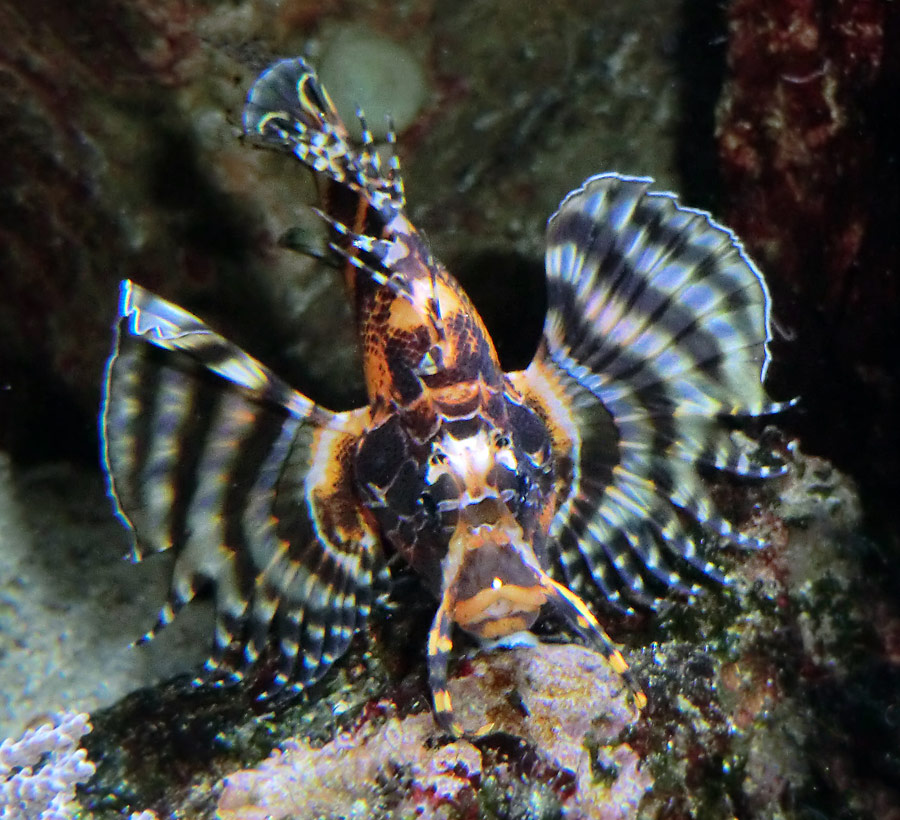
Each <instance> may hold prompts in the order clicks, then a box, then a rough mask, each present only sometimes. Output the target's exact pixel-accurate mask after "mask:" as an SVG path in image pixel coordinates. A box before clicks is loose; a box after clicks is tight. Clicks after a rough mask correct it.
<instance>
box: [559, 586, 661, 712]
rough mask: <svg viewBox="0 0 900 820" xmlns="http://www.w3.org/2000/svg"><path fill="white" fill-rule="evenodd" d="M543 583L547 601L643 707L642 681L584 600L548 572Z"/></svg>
mask: <svg viewBox="0 0 900 820" xmlns="http://www.w3.org/2000/svg"><path fill="white" fill-rule="evenodd" d="M541 585H542V586H543V588H544V589H545V590H546V592H547V598H548V602H549V603H550V604H551V605H552V606H554V607H555V608H556V609H557V611H558V612H559V613H560V614H561V615H562V616H563V617H564V618H565V619H566V620H567V621H568V622H569V623H570V624H571V625H572V626H573V627H574V628H575V629H576V630H577V631H578V632H579V634H581V636H582V637H584V638H586V639H587V640H588V641H590V642H591V644H592V645H593V646H594V647H595V648H596V649H598V650H599V651H600V653H601V654H602V655H603V656H604V657H605V658H606V659H607V661H609V665H610V666H611V667H612V669H613V671H614V672H615V673H616V674H617V675H619V676H620V677H621V678H622V680H624V681H625V683H626V684H627V686H628V690H629V692H630V693H631V697H632V698H633V700H634V703H635V704H636V705H637V707H638V708H639V709H643V708H644V706H646V705H647V696H646V695H645V694H644V691H643V689H642V688H641V685H640V683H638V681H637V678H635V676H634V673H633V672H632V671H631V669H630V668H629V666H628V664H627V663H626V662H625V658H623V657H622V653H621V651H619V647H618V646H616V645H615V643H613V641H612V639H611V638H610V637H609V635H607V634H606V631H605V630H604V629H603V627H601V626H600V624H599V623H598V621H597V619H596V618H595V617H594V615H593V613H592V612H591V611H590V609H588V607H587V605H586V604H585V603H584V601H582V600H581V598H579V597H578V596H577V595H576V594H575V593H574V592H572V591H571V590H570V589H568V588H567V587H565V586H564V585H563V584H560V583H558V582H557V581H554V580H553V579H552V578H551V577H550V576H549V575H547V574H546V573H542V574H541Z"/></svg>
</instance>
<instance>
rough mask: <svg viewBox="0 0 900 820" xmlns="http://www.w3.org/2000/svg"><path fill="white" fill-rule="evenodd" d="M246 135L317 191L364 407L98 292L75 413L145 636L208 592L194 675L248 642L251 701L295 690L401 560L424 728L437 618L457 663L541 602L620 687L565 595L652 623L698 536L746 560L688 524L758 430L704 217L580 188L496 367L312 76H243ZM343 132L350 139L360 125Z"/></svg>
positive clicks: (731, 267)
mask: <svg viewBox="0 0 900 820" xmlns="http://www.w3.org/2000/svg"><path fill="white" fill-rule="evenodd" d="M244 125H245V130H246V132H247V133H248V134H249V135H251V136H252V137H253V138H254V139H255V140H257V141H258V142H260V143H261V144H263V145H265V146H267V147H273V148H276V149H278V150H282V151H286V152H290V153H293V154H294V155H295V156H296V157H297V158H298V159H299V160H300V162H302V163H303V164H304V165H306V166H308V167H309V168H311V169H312V170H313V171H314V172H316V173H317V175H318V177H319V179H320V181H321V183H322V184H321V186H320V190H321V193H322V203H321V205H322V210H321V212H320V213H321V215H322V218H323V219H324V220H325V221H326V222H327V224H328V226H329V230H330V235H331V246H332V249H333V250H334V252H335V253H336V254H337V256H338V257H339V258H340V260H341V262H342V267H343V272H344V279H345V283H346V286H347V291H348V294H349V298H350V299H351V300H352V303H353V306H354V310H355V316H356V324H357V328H358V333H359V343H360V347H361V350H362V354H363V366H364V373H365V382H366V389H367V393H368V404H367V405H366V406H365V407H362V408H359V409H357V410H353V411H348V412H343V413H334V412H331V411H329V410H327V409H325V408H322V407H320V406H318V405H317V404H315V403H314V402H313V401H312V400H310V399H309V398H307V397H306V396H304V395H302V394H301V393H299V392H297V391H296V390H294V389H293V388H291V387H290V385H288V384H287V383H285V382H284V381H282V380H281V379H280V378H279V377H278V376H277V375H276V374H274V373H273V372H271V371H270V370H269V369H268V368H266V367H265V366H264V365H263V364H262V363H260V362H258V361H256V360H254V359H253V358H252V357H250V356H249V355H248V354H246V353H245V352H244V351H242V350H240V348H238V347H237V346H236V345H234V344H232V343H230V342H229V341H227V340H226V339H224V338H223V337H222V336H220V335H218V334H217V333H215V331H213V330H212V329H210V328H209V327H208V326H206V325H205V324H204V323H203V322H202V321H201V320H200V319H198V318H197V317H195V316H193V315H191V314H189V313H188V312H186V311H184V310H183V309H181V308H179V307H177V306H176V305H173V304H171V303H169V302H166V301H165V300H164V299H162V298H160V297H159V296H156V295H154V294H151V293H149V292H148V291H146V290H144V289H142V288H141V287H140V286H138V285H136V284H134V283H132V282H124V283H123V284H122V289H121V299H120V310H119V322H118V326H117V334H116V347H115V350H114V352H113V355H112V356H111V358H110V360H109V363H108V366H107V374H106V394H105V400H104V406H103V412H102V420H101V427H102V438H103V449H104V463H105V465H106V469H107V475H108V481H109V491H110V495H111V497H112V498H113V500H114V503H115V505H116V510H117V512H118V514H119V516H120V517H121V518H122V519H123V521H124V522H125V523H126V524H127V525H128V526H129V527H130V528H131V529H132V530H133V531H134V534H135V547H134V555H135V558H136V559H140V558H142V557H143V556H144V555H146V554H148V553H152V552H159V551H162V550H167V549H173V550H174V551H175V553H176V561H175V569H174V574H173V581H172V590H171V593H170V596H169V601H168V603H167V604H166V605H165V606H164V607H163V610H162V612H161V614H160V616H159V619H158V622H157V624H156V626H155V627H154V628H153V629H151V630H150V632H148V633H147V636H145V637H147V638H149V637H152V635H153V634H154V632H155V631H156V630H157V629H158V628H160V627H161V626H164V625H165V624H166V623H168V622H169V621H170V620H171V619H172V618H173V617H174V615H175V613H176V612H177V610H178V609H179V608H180V607H181V606H183V605H184V604H185V603H187V602H188V601H189V600H190V599H191V598H192V597H193V595H194V593H195V590H196V589H197V588H198V586H199V584H200V582H201V581H204V580H205V581H212V582H213V583H214V585H215V589H216V608H217V626H216V634H215V642H214V649H213V653H212V656H211V658H210V660H209V661H207V664H206V670H207V677H212V678H213V679H217V680H222V679H227V678H241V677H243V676H244V675H245V674H247V673H248V672H249V671H250V670H252V669H253V668H254V666H255V665H256V663H257V661H258V659H259V658H260V656H261V655H262V654H263V652H264V651H265V650H266V649H267V648H268V649H269V650H273V651H274V655H275V657H276V658H277V672H276V673H275V677H274V680H273V682H272V688H273V689H276V690H277V689H280V688H282V687H284V686H286V685H291V686H293V687H295V688H302V687H303V686H306V685H308V684H309V683H311V682H313V681H315V680H317V679H319V678H320V677H321V676H322V675H323V674H324V673H325V672H326V671H327V669H328V668H329V667H330V666H331V664H332V663H333V662H334V661H335V660H336V659H337V658H339V657H340V656H341V655H342V654H343V653H344V651H345V650H346V649H347V646H348V645H349V642H350V639H351V638H352V636H353V634H354V633H355V632H356V631H357V630H358V629H360V628H362V627H363V626H364V624H365V621H366V619H367V617H368V615H369V613H370V611H371V608H372V606H373V604H374V602H375V601H376V599H377V598H379V597H380V596H382V595H384V594H387V592H388V591H389V587H390V576H389V572H388V569H387V559H388V558H389V557H390V556H391V555H394V554H398V555H399V556H401V557H402V558H403V559H404V560H405V561H406V563H408V564H409V566H410V567H411V568H412V569H413V570H414V571H415V572H416V573H418V575H419V576H420V577H421V578H422V580H423V583H424V585H425V587H426V588H427V589H429V590H430V591H431V592H432V593H433V594H434V596H435V598H436V599H437V601H438V608H437V612H436V615H435V618H434V622H433V625H432V628H431V631H430V633H429V639H428V647H427V652H428V669H429V680H430V683H431V687H432V692H433V696H434V705H435V714H436V716H437V718H438V720H439V722H440V724H441V725H442V726H443V727H444V728H445V729H447V730H449V731H450V732H452V733H455V734H460V733H461V732H462V728H461V727H460V726H458V725H457V724H456V722H455V721H454V718H453V712H452V704H451V701H450V697H449V694H448V692H447V688H446V673H447V659H448V655H449V652H450V649H451V636H452V626H453V624H456V625H458V626H459V627H460V628H462V629H464V630H466V631H467V632H469V633H471V634H472V635H474V636H475V637H476V638H478V639H480V640H482V641H484V642H494V641H501V642H502V641H504V640H510V639H511V638H514V637H515V636H517V635H518V634H519V633H522V632H523V631H525V630H528V629H529V628H530V627H531V626H532V625H533V624H534V622H535V620H536V619H537V618H538V617H539V616H540V614H541V612H542V611H543V610H544V609H545V608H547V607H552V608H555V609H556V610H557V611H558V612H559V613H561V614H562V615H563V616H564V617H565V618H566V619H567V620H568V621H569V622H570V624H571V625H572V626H573V627H574V628H575V629H576V630H577V631H578V632H580V633H581V634H582V635H583V636H585V638H586V639H587V640H589V641H590V642H592V643H593V645H595V646H596V647H597V648H599V649H600V650H601V651H602V652H603V653H604V654H605V655H606V656H607V658H609V659H610V661H611V663H612V664H613V666H614V667H615V668H616V669H617V670H618V671H619V672H620V673H621V674H623V675H624V676H625V677H626V680H627V681H628V682H629V684H630V685H631V687H632V690H633V692H634V693H635V697H636V699H637V700H638V702H642V701H643V695H642V694H641V693H640V689H639V685H638V684H637V682H636V681H634V680H633V678H632V677H631V676H630V674H629V672H628V669H627V666H626V664H625V661H624V660H623V658H622V656H621V654H620V653H619V651H618V649H617V648H616V647H615V645H614V644H613V643H612V642H611V641H610V639H609V638H608V637H607V636H606V634H605V632H604V631H603V630H602V628H601V627H600V625H599V623H598V622H597V620H596V618H595V616H594V615H593V614H592V612H591V610H590V609H589V607H588V606H587V604H586V603H585V602H584V601H583V599H582V596H588V597H591V598H595V599H596V598H597V597H601V598H605V599H606V600H607V601H609V602H611V603H612V604H613V605H614V606H618V607H620V608H625V607H627V606H629V604H630V602H639V603H642V604H646V605H649V606H652V605H654V603H655V602H656V600H657V599H658V597H659V595H660V594H662V593H663V592H664V591H665V590H667V589H670V588H675V589H677V590H681V591H688V592H690V591H693V590H694V589H696V585H695V584H694V583H692V582H691V581H690V580H686V579H689V578H690V577H691V572H692V571H693V573H694V576H695V577H696V576H697V574H698V571H699V573H705V574H707V575H709V576H712V577H715V578H721V573H720V572H719V571H718V570H717V569H716V567H715V565H714V564H713V563H712V562H710V561H708V560H707V559H706V558H705V557H703V556H702V555H701V554H700V552H699V550H698V549H697V541H698V538H699V537H700V534H701V533H702V532H703V531H707V532H711V533H713V534H716V535H719V536H721V537H723V538H725V539H728V540H729V541H731V542H734V543H736V544H739V545H747V546H756V545H757V543H756V542H755V541H754V540H753V539H751V538H748V537H746V536H744V535H742V534H741V533H739V532H737V531H735V530H734V528H733V527H732V526H731V525H730V524H729V523H728V522H727V521H725V520H724V519H723V518H722V517H721V516H720V515H719V514H718V513H717V512H716V510H715V508H714V506H713V505H712V503H711V501H710V499H709V495H708V491H707V489H706V486H705V484H704V482H703V481H702V479H701V478H700V477H699V474H698V469H701V468H704V467H713V468H716V469H719V470H725V471H728V472H731V473H734V474H738V475H743V476H750V477H757V478H759V477H767V476H769V475H775V474H779V473H781V472H782V471H783V470H784V465H783V464H782V463H781V462H780V461H779V460H778V459H777V458H776V457H774V456H772V458H771V459H769V462H768V464H765V465H764V464H761V463H758V462H757V461H754V460H753V459H751V458H750V457H749V455H748V454H747V452H745V449H744V448H743V446H742V445H741V443H740V442H739V441H737V440H736V439H734V438H732V436H731V435H730V433H729V429H730V427H731V426H732V423H733V422H734V421H735V420H739V419H740V418H741V417H748V416H758V415H763V414H768V413H773V412H776V411H778V410H780V409H782V408H783V407H784V406H785V405H783V404H778V403H774V402H772V401H770V400H769V398H768V396H767V395H766V392H765V389H764V387H763V380H764V378H765V374H766V369H767V367H768V363H769V352H768V349H767V344H768V342H769V340H770V336H771V333H770V317H769V312H770V303H769V294H768V291H767V289H766V285H765V281H764V279H763V277H762V275H761V274H760V272H759V271H758V270H757V269H756V268H755V266H754V265H753V263H752V262H751V261H750V260H749V259H748V257H747V256H746V254H744V252H743V249H742V248H741V246H740V243H739V242H738V241H737V239H736V238H735V237H734V236H733V235H732V234H731V233H730V232H729V231H728V230H727V229H725V228H723V227H722V226H720V225H718V224H716V223H715V222H714V221H713V220H712V219H711V218H710V217H709V215H708V214H706V213H704V212H701V211H695V210H692V209H689V208H686V207H684V206H682V205H680V204H679V203H678V201H677V199H676V198H675V197H674V196H672V195H671V194H668V193H658V192H653V191H651V190H650V184H651V183H650V180H646V179H639V178H631V177H624V176H621V175H618V174H605V175H599V176H596V177H592V178H590V179H588V180H587V181H586V182H585V183H584V185H583V186H582V187H580V188H579V189H578V190H576V191H574V192H573V193H571V194H570V195H569V196H568V197H566V199H565V200H564V201H563V202H562V204H561V206H560V209H559V210H558V211H557V213H556V214H554V215H553V217H552V218H551V219H550V221H549V223H548V236H547V255H546V266H547V282H548V314H547V318H546V322H545V326H544V333H543V338H542V341H541V344H540V347H539V350H538V352H537V354H536V356H535V358H534V360H533V361H532V363H531V364H530V365H529V367H528V368H527V369H525V370H523V371H518V372H513V373H507V372H504V371H503V369H502V367H501V365H500V362H499V359H498V357H497V353H496V350H495V348H494V345H493V342H492V341H491V338H490V335H489V333H488V331H487V329H486V328H485V326H484V323H483V322H482V320H481V318H480V316H479V315H478V312H477V310H476V309H475V307H474V306H473V305H472V303H471V302H470V300H469V298H468V297H467V295H466V294H465V292H464V291H463V290H462V288H461V287H460V285H459V283H458V282H457V281H456V280H455V279H454V278H453V276H452V275H451V274H450V273H449V272H448V271H447V270H446V268H444V266H443V265H441V264H440V263H439V262H438V261H437V260H436V259H435V258H434V257H433V255H432V253H431V251H430V249H429V246H428V244H427V242H426V241H425V239H424V237H423V236H422V235H421V234H420V233H419V232H418V231H417V230H416V228H415V227H414V226H413V225H412V224H411V223H410V222H409V220H408V219H407V217H406V215H405V195H404V191H403V185H402V179H401V176H400V170H399V163H398V162H397V160H396V156H395V155H392V156H391V158H390V159H389V160H387V161H382V160H381V159H380V158H379V155H378V153H377V152H376V151H375V148H374V145H373V144H372V140H371V137H370V136H369V135H368V131H367V129H366V128H365V127H364V128H363V143H362V145H361V146H353V145H351V144H350V138H349V136H348V134H347V130H346V128H345V126H344V124H343V123H342V122H341V120H340V118H339V117H338V115H337V113H336V111H335V108H334V106H333V104H332V102H331V100H330V99H329V97H328V94H327V92H326V91H325V90H324V88H322V86H321V84H320V83H319V81H318V79H317V77H316V75H315V72H314V71H313V70H312V69H311V68H310V67H309V65H308V64H307V63H305V62H304V61H303V60H300V59H295V60H283V61H281V62H279V63H277V64H275V65H274V66H273V67H271V68H270V69H269V70H268V71H266V72H265V73H263V74H262V75H261V77H260V78H259V79H258V80H257V82H256V83H255V85H254V86H253V88H252V89H251V91H250V93H249V95H248V99H247V105H246V107H245V111H244ZM363 125H364V123H363Z"/></svg>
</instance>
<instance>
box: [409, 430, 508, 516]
mask: <svg viewBox="0 0 900 820" xmlns="http://www.w3.org/2000/svg"><path fill="white" fill-rule="evenodd" d="M507 441H508V440H507ZM497 464H500V465H501V466H503V467H505V468H506V469H508V470H513V471H515V469H516V467H517V464H516V457H515V454H514V453H513V451H512V445H509V446H501V447H500V448H498V447H497V442H496V441H495V437H494V435H493V434H492V433H491V432H489V431H487V430H479V431H478V432H477V433H475V435H472V436H469V437H467V438H463V439H455V438H453V436H449V435H445V436H444V437H443V438H441V440H440V441H439V442H436V443H435V444H434V445H433V447H432V453H431V458H430V459H429V462H428V469H427V471H426V473H425V480H426V481H427V482H428V483H429V484H434V482H435V481H437V480H438V479H439V478H440V477H441V476H442V475H444V474H447V475H449V476H450V477H451V478H452V479H453V482H454V484H456V486H457V487H459V489H460V496H459V503H460V506H464V505H466V504H471V503H473V502H475V503H477V502H479V501H482V500H484V499H485V498H496V496H497V493H496V489H495V488H493V487H491V486H490V485H489V484H488V475H489V473H490V472H491V470H492V469H493V468H494V466H495V465H497Z"/></svg>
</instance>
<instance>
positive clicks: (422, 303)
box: [347, 215, 625, 734]
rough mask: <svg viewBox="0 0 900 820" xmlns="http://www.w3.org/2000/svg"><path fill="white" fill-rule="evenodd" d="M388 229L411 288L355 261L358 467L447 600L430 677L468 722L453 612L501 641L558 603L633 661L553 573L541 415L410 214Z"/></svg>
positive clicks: (547, 451) (435, 631) (394, 532)
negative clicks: (364, 413) (361, 419)
mask: <svg viewBox="0 0 900 820" xmlns="http://www.w3.org/2000/svg"><path fill="white" fill-rule="evenodd" d="M383 237H385V238H388V239H389V241H390V242H391V245H392V248H393V252H392V257H391V259H390V260H389V267H390V269H391V270H392V271H393V276H394V277H395V278H396V279H397V280H398V281H399V282H401V283H402V288H401V289H398V290H392V289H390V288H387V287H384V286H379V285H377V284H376V283H374V282H373V280H372V278H371V277H370V276H368V275H367V274H366V273H365V272H364V271H361V270H360V268H358V267H356V266H354V265H349V264H348V266H347V278H348V280H349V284H350V289H351V293H353V294H354V296H355V300H356V305H357V321H358V326H359V334H360V341H361V347H362V350H363V357H364V359H363V360H364V369H365V374H366V385H367V388H368V391H369V399H370V419H369V425H368V428H367V429H366V431H365V432H364V433H363V435H362V438H361V441H360V444H359V448H358V450H357V453H356V456H355V464H354V472H355V476H356V480H357V482H358V487H359V492H360V495H361V498H362V502H363V504H364V505H365V506H366V507H367V508H368V509H369V510H371V511H372V513H373V514H374V516H375V518H376V520H377V521H378V524H379V528H380V530H381V532H382V533H383V535H384V536H385V538H386V539H387V540H388V541H389V542H390V544H391V545H392V546H393V548H394V549H396V550H397V551H398V552H399V553H400V554H401V555H402V556H403V558H404V559H405V560H406V561H407V562H408V563H409V564H410V566H411V567H412V568H413V569H414V570H416V571H417V572H418V573H419V575H420V576H421V577H422V578H423V579H424V581H425V583H426V585H427V586H428V587H429V588H430V589H431V590H432V592H433V593H434V594H435V596H436V597H437V598H438V599H439V601H440V605H439V608H438V612H437V614H436V616H435V620H434V624H433V626H432V630H431V633H430V636H429V641H428V656H429V677H430V681H431V686H432V691H433V694H434V703H435V709H436V713H437V716H438V719H439V720H440V721H441V723H442V724H443V725H444V727H445V728H447V729H448V730H450V731H453V732H454V733H457V734H458V733H460V732H461V731H462V729H461V728H460V727H459V726H457V725H455V724H454V723H453V719H452V711H451V703H450V698H449V695H448V693H447V689H446V667H447V656H448V653H449V650H450V647H451V640H450V633H451V627H452V624H453V623H454V622H455V623H456V624H458V625H459V626H460V627H462V628H463V629H465V630H467V631H468V632H470V633H471V634H473V635H475V636H476V637H478V638H480V639H483V640H487V641H496V640H498V639H504V638H509V637H510V636H513V635H516V634H517V633H521V632H523V631H524V630H527V629H528V628H529V627H530V626H531V625H532V624H533V623H534V621H535V620H536V619H537V617H538V615H539V614H540V611H541V608H542V607H543V606H544V604H546V603H548V602H552V603H555V604H556V605H557V606H558V607H559V608H560V609H561V610H562V612H563V613H565V614H567V615H568V616H569V617H570V618H571V619H572V621H573V624H574V625H575V626H576V627H577V628H578V629H579V630H580V631H581V632H586V633H589V634H590V636H591V637H593V638H594V639H595V641H596V642H597V643H598V644H599V645H600V646H601V647H602V648H603V649H604V651H605V652H606V654H607V655H609V656H610V657H611V658H613V659H614V662H615V665H616V667H617V668H618V669H619V671H621V672H624V670H625V664H624V661H623V660H622V658H621V655H620V654H619V653H618V652H617V651H616V650H615V649H614V648H613V647H612V645H611V643H610V642H609V640H608V639H607V638H606V636H605V634H604V633H603V632H602V630H600V628H599V626H598V624H597V622H596V620H595V619H594V618H593V616H592V615H591V614H590V613H589V611H588V609H587V607H586V606H585V605H584V604H583V603H582V602H581V601H580V599H578V598H577V597H576V596H575V595H574V594H573V593H571V592H570V591H569V590H567V589H565V588H564V587H561V586H560V585H559V584H557V583H556V582H555V581H553V580H552V579H551V578H550V577H549V576H548V575H547V573H546V572H545V568H546V560H545V556H544V544H545V541H546V538H547V533H548V529H549V526H550V521H551V519H552V516H553V513H554V511H555V509H556V482H557V480H558V475H557V469H556V466H555V462H554V458H553V452H552V449H551V443H552V440H551V434H550V432H549V430H548V428H547V426H546V424H545V422H544V420H542V419H541V418H540V416H539V415H538V414H537V413H535V412H534V410H532V409H531V408H529V407H528V406H527V405H526V403H525V400H524V399H523V397H522V395H521V393H520V392H519V390H518V389H517V388H516V387H515V385H514V382H513V380H512V379H511V378H510V377H509V376H507V375H506V374H504V372H503V370H502V369H501V367H500V363H499V360H498V358H497V353H496V351H495V349H494V345H493V343H492V341H491V339H490V336H489V335H488V333H487V330H486V329H485V327H484V324H483V322H482V320H481V317H480V316H479V315H478V312H477V311H476V310H475V308H474V306H473V305H472V303H471V302H470V301H469V298H468V297H467V296H466V294H465V293H464V292H463V291H462V289H461V288H460V286H459V284H458V283H457V282H456V280H455V279H453V277H452V276H450V275H449V274H448V273H447V271H446V270H445V269H444V268H443V267H442V266H440V265H439V264H438V263H436V262H435V260H434V259H433V258H432V257H431V255H430V253H429V251H428V249H427V246H426V245H425V243H424V242H423V241H422V239H421V238H420V236H419V234H418V233H417V232H416V231H415V229H414V228H413V227H412V225H410V224H409V222H408V221H407V220H406V219H405V217H403V216H402V215H399V216H397V217H396V218H394V219H393V220H392V221H391V222H390V223H388V225H386V226H385V229H384V234H383ZM382 263H383V264H386V265H387V264H388V263H387V262H385V260H382Z"/></svg>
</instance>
